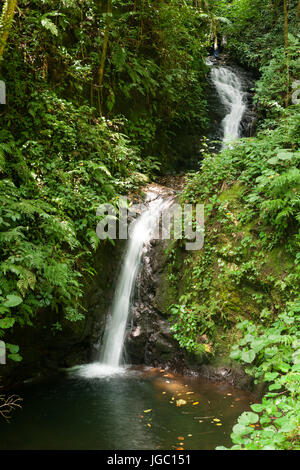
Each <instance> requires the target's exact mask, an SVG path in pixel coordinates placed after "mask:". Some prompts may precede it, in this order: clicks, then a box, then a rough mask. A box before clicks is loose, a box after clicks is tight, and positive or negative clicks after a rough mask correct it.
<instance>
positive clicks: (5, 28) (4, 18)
mask: <svg viewBox="0 0 300 470" xmlns="http://www.w3.org/2000/svg"><path fill="white" fill-rule="evenodd" d="M16 6H17V0H5V3H4V5H3V10H2V15H1V20H0V62H1V60H2V56H3V52H4V48H5V45H6V42H7V38H8V35H9V31H10V28H11V24H12V20H13V17H14V14H15V9H16Z"/></svg>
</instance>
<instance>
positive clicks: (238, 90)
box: [211, 66, 246, 149]
mask: <svg viewBox="0 0 300 470" xmlns="http://www.w3.org/2000/svg"><path fill="white" fill-rule="evenodd" d="M211 79H212V82H213V84H214V85H215V87H216V89H217V92H218V95H219V97H220V100H221V102H222V104H223V105H224V108H225V110H226V111H227V114H226V116H225V118H224V119H223V121H222V129H223V149H224V148H226V147H230V143H231V142H232V141H234V140H236V139H238V138H239V137H240V124H241V120H242V117H243V115H244V113H245V111H246V104H245V92H244V91H243V84H242V81H241V80H240V78H239V77H238V75H237V74H236V73H234V72H233V71H232V70H231V69H230V68H228V67H222V66H214V67H213V68H212V70H211Z"/></svg>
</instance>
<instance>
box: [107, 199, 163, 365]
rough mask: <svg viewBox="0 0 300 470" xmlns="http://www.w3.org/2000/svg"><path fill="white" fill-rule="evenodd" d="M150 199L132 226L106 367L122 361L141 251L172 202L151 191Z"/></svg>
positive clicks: (110, 325) (114, 307)
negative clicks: (162, 213)
mask: <svg viewBox="0 0 300 470" xmlns="http://www.w3.org/2000/svg"><path fill="white" fill-rule="evenodd" d="M147 202H148V204H147V206H146V208H145V210H144V211H142V213H141V215H140V216H139V217H138V218H137V219H136V220H135V221H134V222H133V224H132V226H131V227H130V239H129V241H128V244H127V249H126V252H125V257H124V261H123V265H122V268H121V272H120V275H119V278H118V280H117V285H116V290H115V294H114V299H113V302H112V308H111V315H110V318H109V319H108V321H107V326H106V330H105V333H104V342H103V347H102V350H101V352H100V357H99V362H100V364H102V365H104V366H107V368H112V369H113V368H117V367H119V366H120V364H121V363H122V352H123V347H124V340H125V333H126V325H127V321H128V316H129V313H130V305H131V300H132V296H133V293H134V287H135V280H136V277H137V274H138V271H139V268H140V265H141V260H142V254H143V251H144V250H145V249H146V248H147V245H149V243H150V241H151V239H153V238H155V235H156V233H157V230H158V228H159V225H158V222H159V219H160V214H161V212H162V211H163V210H164V209H166V208H167V207H168V206H169V205H170V204H171V198H167V199H163V198H162V197H160V196H158V195H157V194H154V193H148V194H147V199H146V203H147Z"/></svg>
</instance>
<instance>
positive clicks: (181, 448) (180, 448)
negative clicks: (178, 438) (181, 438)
mask: <svg viewBox="0 0 300 470" xmlns="http://www.w3.org/2000/svg"><path fill="white" fill-rule="evenodd" d="M176 450H184V448H183V447H176Z"/></svg>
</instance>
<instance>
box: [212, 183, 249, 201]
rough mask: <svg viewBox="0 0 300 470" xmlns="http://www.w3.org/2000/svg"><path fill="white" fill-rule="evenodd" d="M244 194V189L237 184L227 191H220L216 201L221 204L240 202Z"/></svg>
mask: <svg viewBox="0 0 300 470" xmlns="http://www.w3.org/2000/svg"><path fill="white" fill-rule="evenodd" d="M243 192H244V187H243V186H242V185H241V183H239V182H237V183H235V184H234V185H233V186H231V187H230V188H228V189H225V190H224V191H222V192H221V193H220V194H219V196H218V199H219V201H221V202H226V201H228V202H237V201H239V200H240V198H241V197H242V195H243Z"/></svg>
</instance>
